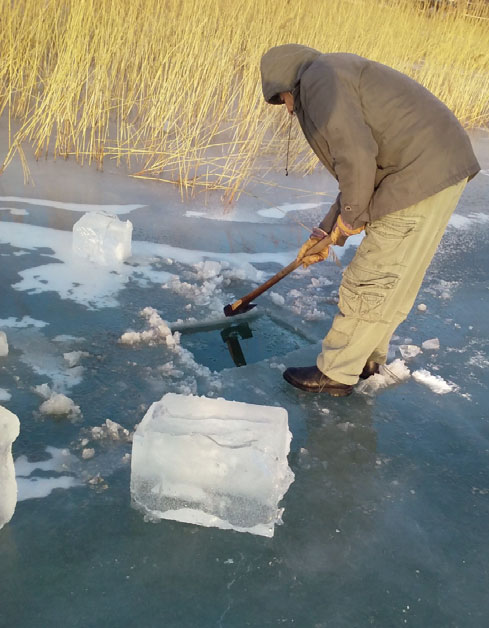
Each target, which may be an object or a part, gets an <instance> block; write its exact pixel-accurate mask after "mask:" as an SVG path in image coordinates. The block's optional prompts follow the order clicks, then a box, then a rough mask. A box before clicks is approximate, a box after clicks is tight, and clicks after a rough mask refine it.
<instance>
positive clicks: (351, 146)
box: [300, 64, 378, 231]
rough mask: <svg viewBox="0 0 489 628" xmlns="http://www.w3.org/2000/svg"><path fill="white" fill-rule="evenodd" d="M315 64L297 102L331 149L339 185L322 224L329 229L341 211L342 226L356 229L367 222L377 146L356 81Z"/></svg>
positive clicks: (302, 80)
mask: <svg viewBox="0 0 489 628" xmlns="http://www.w3.org/2000/svg"><path fill="white" fill-rule="evenodd" d="M317 65H318V64H313V65H312V66H311V67H310V68H309V69H308V70H306V72H305V73H304V74H303V75H302V78H301V90H300V94H301V103H302V106H303V108H304V110H305V112H306V115H307V116H308V117H309V119H310V120H311V122H312V124H313V126H314V127H315V131H314V132H315V133H317V135H318V137H317V141H318V142H319V143H321V142H326V143H327V145H328V147H329V151H330V153H331V156H332V158H333V169H334V171H335V174H336V178H337V179H338V183H339V188H340V195H339V196H338V198H337V199H336V202H335V203H334V204H333V205H332V207H331V209H330V211H329V213H328V215H327V216H326V218H325V220H324V221H323V223H324V227H323V226H322V228H323V229H324V230H325V231H330V230H331V229H328V228H325V227H330V226H331V227H332V225H331V224H330V223H333V224H334V222H336V219H335V220H333V217H334V216H335V215H336V218H337V216H338V214H339V213H340V212H341V216H342V218H343V222H344V223H345V224H347V225H350V226H351V227H353V228H358V227H361V226H363V225H364V224H365V223H366V222H368V207H369V204H370V200H371V198H372V195H373V193H374V185H375V174H376V170H377V161H376V158H377V154H378V146H377V143H376V141H375V139H374V137H373V135H372V131H371V129H370V127H369V126H368V124H367V123H366V122H365V119H364V117H363V111H362V104H361V101H360V96H359V91H358V90H359V85H355V84H354V83H353V82H352V81H353V79H352V78H350V77H349V76H348V77H343V76H342V77H341V78H338V76H337V75H336V73H335V72H334V71H333V70H332V69H331V68H330V67H328V66H327V65H326V64H323V65H322V67H320V68H319V67H317ZM323 223H321V225H323Z"/></svg>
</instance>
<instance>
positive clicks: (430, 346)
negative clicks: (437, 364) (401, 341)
mask: <svg viewBox="0 0 489 628" xmlns="http://www.w3.org/2000/svg"><path fill="white" fill-rule="evenodd" d="M421 346H422V347H423V349H425V350H427V351H429V350H432V351H438V349H439V348H440V341H439V340H438V338H430V340H425V341H424V342H423V343H422V344H421Z"/></svg>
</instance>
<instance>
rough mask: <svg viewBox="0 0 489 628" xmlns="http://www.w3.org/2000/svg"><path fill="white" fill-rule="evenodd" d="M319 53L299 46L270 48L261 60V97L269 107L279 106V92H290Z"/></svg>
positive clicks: (286, 45)
mask: <svg viewBox="0 0 489 628" xmlns="http://www.w3.org/2000/svg"><path fill="white" fill-rule="evenodd" d="M320 54H321V53H320V52H319V51H318V50H314V48H308V47H307V46H301V45H300V44H284V45H283V46H275V47H274V48H270V50H269V51H268V52H266V53H265V54H264V55H263V57H262V58H261V64H260V70H261V83H262V89H263V96H264V97H265V100H266V101H267V102H268V103H270V104H271V105H281V104H282V101H281V100H280V99H279V96H278V95H279V94H280V93H281V92H292V91H293V90H294V89H295V88H296V87H297V84H298V83H299V81H300V79H301V76H302V74H303V73H304V72H305V71H306V70H307V68H308V67H309V66H310V65H311V63H312V62H313V61H314V60H315V59H316V58H317V57H319V55H320Z"/></svg>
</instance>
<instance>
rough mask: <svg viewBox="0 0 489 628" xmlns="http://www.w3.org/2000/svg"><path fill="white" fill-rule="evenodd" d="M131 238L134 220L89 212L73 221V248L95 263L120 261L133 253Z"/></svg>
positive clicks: (75, 251)
mask: <svg viewBox="0 0 489 628" xmlns="http://www.w3.org/2000/svg"><path fill="white" fill-rule="evenodd" d="M131 238H132V223H131V221H129V220H126V222H122V220H119V218H118V217H117V216H114V215H112V214H106V213H97V212H89V213H87V214H84V215H83V216H82V217H81V218H80V220H78V222H76V223H75V224H74V225H73V252H74V253H75V254H76V255H79V256H80V257H85V258H87V259H89V260H90V261H91V262H95V263H96V264H102V265H112V264H120V263H121V262H123V261H124V260H125V259H127V258H128V257H130V256H131Z"/></svg>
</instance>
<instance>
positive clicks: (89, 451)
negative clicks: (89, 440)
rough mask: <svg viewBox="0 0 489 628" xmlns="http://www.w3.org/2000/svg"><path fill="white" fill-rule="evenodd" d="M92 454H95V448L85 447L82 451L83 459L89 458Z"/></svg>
mask: <svg viewBox="0 0 489 628" xmlns="http://www.w3.org/2000/svg"><path fill="white" fill-rule="evenodd" d="M94 456H95V449H89V448H85V449H84V450H83V451H82V458H83V460H90V458H93V457H94Z"/></svg>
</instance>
